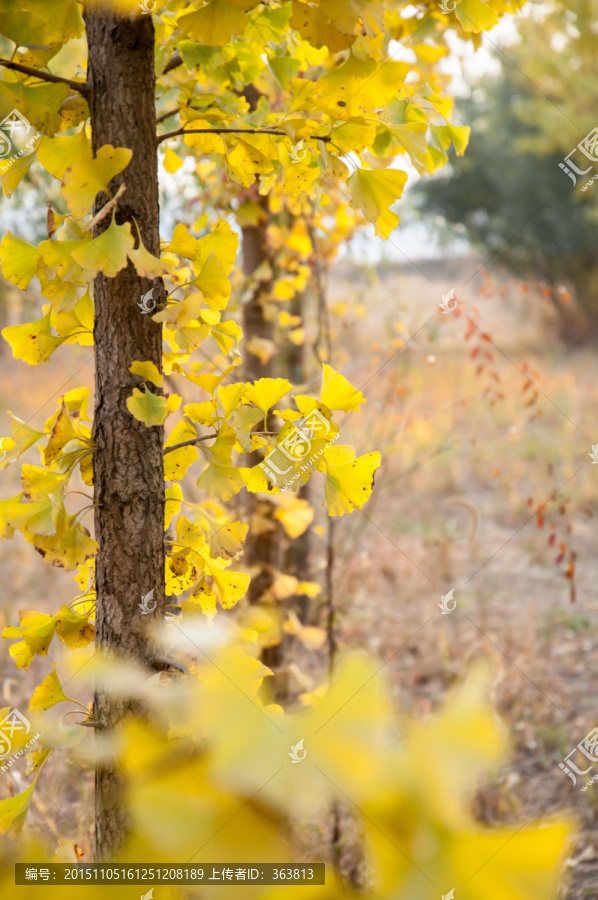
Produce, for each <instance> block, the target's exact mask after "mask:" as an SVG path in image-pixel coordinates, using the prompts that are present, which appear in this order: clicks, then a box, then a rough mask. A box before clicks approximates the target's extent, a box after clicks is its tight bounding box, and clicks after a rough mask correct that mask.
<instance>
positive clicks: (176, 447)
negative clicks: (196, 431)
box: [162, 434, 215, 456]
mask: <svg viewBox="0 0 598 900" xmlns="http://www.w3.org/2000/svg"><path fill="white" fill-rule="evenodd" d="M213 437H215V435H213V434H206V435H205V437H198V438H191V439H190V440H188V441H181V442H180V444H173V445H172V447H165V448H164V453H163V454H162V455H163V456H166V454H167V453H172V451H173V450H180V449H181V447H192V446H193V444H199V443H201V441H209V440H211V439H212V438H213Z"/></svg>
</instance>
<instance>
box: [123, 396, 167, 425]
mask: <svg viewBox="0 0 598 900" xmlns="http://www.w3.org/2000/svg"><path fill="white" fill-rule="evenodd" d="M127 409H128V410H129V412H130V413H131V415H132V416H135V418H136V419H139V421H140V422H144V423H145V424H146V425H147V427H148V428H151V427H152V425H163V424H164V421H165V419H166V416H167V415H168V407H167V403H166V397H161V396H159V395H158V394H152V392H151V391H148V390H144V391H140V390H139V388H133V395H132V396H131V397H129V398H128V399H127Z"/></svg>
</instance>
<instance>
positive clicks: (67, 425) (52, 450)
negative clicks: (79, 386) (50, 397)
mask: <svg viewBox="0 0 598 900" xmlns="http://www.w3.org/2000/svg"><path fill="white" fill-rule="evenodd" d="M80 438H81V435H80V434H79V433H78V432H77V431H75V429H74V428H73V425H72V422H71V420H70V416H69V414H68V412H67V409H66V404H65V403H64V400H63V401H62V406H61V407H60V410H59V412H58V415H57V416H56V420H55V422H54V425H53V427H52V431H51V433H50V437H49V439H48V443H47V444H46V446H45V448H44V453H43V457H44V465H46V466H50V465H52V463H53V462H54V460H55V459H56V458H57V457H58V456H60V454H61V453H62V451H63V449H64V448H65V447H66V445H67V444H68V443H69V442H70V441H74V440H80Z"/></svg>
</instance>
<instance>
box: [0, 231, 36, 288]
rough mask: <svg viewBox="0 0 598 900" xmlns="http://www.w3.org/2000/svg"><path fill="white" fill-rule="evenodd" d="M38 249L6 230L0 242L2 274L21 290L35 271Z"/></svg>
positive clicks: (25, 286) (26, 285)
mask: <svg viewBox="0 0 598 900" xmlns="http://www.w3.org/2000/svg"><path fill="white" fill-rule="evenodd" d="M38 258H39V249H38V248H37V247H33V246H32V245H31V244H28V243H27V241H23V240H21V238H18V237H15V236H14V235H13V234H11V233H10V231H7V232H6V234H5V235H4V237H3V238H2V243H1V244H0V261H1V263H2V274H3V275H4V277H5V278H6V279H7V280H8V281H11V282H12V283H13V284H15V285H16V286H17V287H19V288H21V290H23V291H24V290H25V289H26V288H27V287H28V285H29V282H30V281H31V279H32V278H33V276H34V275H35V273H36V271H37V260H38Z"/></svg>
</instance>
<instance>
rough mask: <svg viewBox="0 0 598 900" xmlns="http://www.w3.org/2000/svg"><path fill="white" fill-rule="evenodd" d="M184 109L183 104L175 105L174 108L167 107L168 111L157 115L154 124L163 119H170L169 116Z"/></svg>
mask: <svg viewBox="0 0 598 900" xmlns="http://www.w3.org/2000/svg"><path fill="white" fill-rule="evenodd" d="M181 109H184V107H183V106H177V108H176V109H169V110H168V112H165V113H162V115H161V116H158V118H157V119H156V125H159V124H160V122H163V121H164V120H165V119H170V117H171V116H176V114H177V113H179V112H180V111H181Z"/></svg>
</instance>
